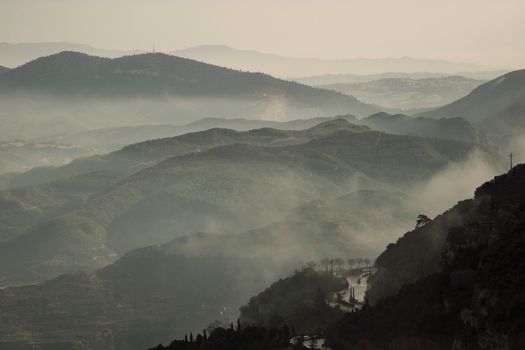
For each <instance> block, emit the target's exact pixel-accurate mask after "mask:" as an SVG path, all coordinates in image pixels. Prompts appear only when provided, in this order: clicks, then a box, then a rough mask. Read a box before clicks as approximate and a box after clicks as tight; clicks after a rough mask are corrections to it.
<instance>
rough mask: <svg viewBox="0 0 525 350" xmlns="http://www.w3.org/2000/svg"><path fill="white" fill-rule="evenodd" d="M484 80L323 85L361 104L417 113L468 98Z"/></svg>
mask: <svg viewBox="0 0 525 350" xmlns="http://www.w3.org/2000/svg"><path fill="white" fill-rule="evenodd" d="M482 83H483V81H481V80H473V79H467V78H464V77H461V76H448V77H442V78H423V79H411V78H385V79H379V80H374V81H368V82H362V83H346V84H341V83H338V84H329V85H321V86H319V87H322V88H324V89H329V90H335V91H339V92H342V93H344V94H347V95H351V96H355V97H357V98H358V99H360V100H361V101H366V102H368V103H374V104H378V105H381V106H385V107H388V108H399V109H405V110H406V109H416V108H431V107H434V108H435V107H438V106H442V105H444V104H448V103H450V102H453V101H455V100H457V99H459V98H461V97H464V96H466V95H468V94H469V93H470V92H471V91H472V90H474V88H476V87H477V86H479V85H480V84H482Z"/></svg>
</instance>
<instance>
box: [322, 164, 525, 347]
mask: <svg viewBox="0 0 525 350" xmlns="http://www.w3.org/2000/svg"><path fill="white" fill-rule="evenodd" d="M524 185H525V166H523V165H519V166H517V167H515V168H513V169H512V170H511V171H510V172H509V173H507V174H505V175H502V176H498V177H496V178H495V179H494V180H493V181H490V182H487V183H485V184H484V185H482V186H481V187H479V188H478V189H477V190H476V194H475V197H474V198H473V199H471V200H466V201H463V202H461V203H459V204H458V205H457V206H455V207H454V208H452V209H450V210H449V211H447V212H446V213H444V214H443V215H441V216H439V217H437V218H436V219H434V220H433V221H432V222H430V223H428V224H426V225H425V226H423V227H421V228H419V229H416V230H414V231H412V232H409V233H407V234H406V235H405V236H404V237H403V238H402V239H400V240H399V241H398V242H396V243H395V244H392V245H390V246H389V247H388V248H387V250H386V251H385V252H384V253H383V254H382V255H381V256H380V257H379V258H378V260H377V267H378V268H379V269H380V271H381V273H380V274H379V275H377V276H375V277H374V283H373V284H372V290H371V292H372V293H375V292H377V290H378V289H381V288H382V289H383V292H384V291H385V287H387V286H389V287H390V288H391V287H393V286H394V285H395V284H397V288H394V289H390V290H389V291H388V294H395V290H396V289H399V287H400V285H401V284H407V286H405V287H403V288H402V289H401V290H400V291H399V293H398V294H397V295H392V296H390V297H387V298H385V299H382V300H379V301H377V304H376V305H374V306H372V307H367V308H365V309H363V310H362V311H361V312H358V313H356V314H352V315H348V316H347V317H345V318H344V319H343V320H342V321H341V322H339V323H338V324H337V325H335V326H334V327H332V329H331V338H332V340H331V341H332V343H339V344H340V347H341V348H351V349H383V348H385V347H386V346H388V347H389V348H391V349H404V348H408V347H410V348H411V349H416V350H418V349H450V348H451V347H452V348H459V349H467V350H470V349H521V348H523V345H524V344H525V322H524V320H525V314H524V311H523V310H525V309H524V308H523V286H524V276H525V275H524V271H523V267H522V265H523V264H522V260H523V254H524V252H523V246H524V245H523V229H524V227H525V222H524V221H523V208H524V203H525V192H524V188H525V186H524ZM422 252H424V253H422ZM396 279H398V281H395V280H396ZM394 281H395V282H394ZM387 289H388V288H387ZM378 320H380V322H378Z"/></svg>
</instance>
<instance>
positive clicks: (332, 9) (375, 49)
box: [0, 0, 525, 68]
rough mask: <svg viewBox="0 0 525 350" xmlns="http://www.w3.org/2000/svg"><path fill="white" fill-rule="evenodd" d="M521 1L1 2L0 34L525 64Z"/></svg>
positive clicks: (0, 37) (108, 43)
mask: <svg viewBox="0 0 525 350" xmlns="http://www.w3.org/2000/svg"><path fill="white" fill-rule="evenodd" d="M524 16H525V0H346V1H344V0H170V1H168V0H0V41H7V42H28V41H30V42H42V41H55V42H56V41H67V42H77V43H86V44H90V45H93V46H96V47H101V48H116V49H133V48H136V49H150V48H151V46H152V43H153V42H155V43H156V46H157V48H158V50H160V51H169V50H173V49H177V48H185V47H189V46H195V45H202V44H224V45H229V46H233V47H237V48H242V49H255V50H259V51H264V52H269V53H277V54H283V55H293V56H315V57H330V58H335V57H339V58H343V57H344V58H357V57H387V56H388V57H399V56H413V57H418V58H441V59H449V60H454V61H469V62H477V63H481V64H485V65H491V66H494V67H509V68H510V67H512V68H516V67H524V66H525V19H524Z"/></svg>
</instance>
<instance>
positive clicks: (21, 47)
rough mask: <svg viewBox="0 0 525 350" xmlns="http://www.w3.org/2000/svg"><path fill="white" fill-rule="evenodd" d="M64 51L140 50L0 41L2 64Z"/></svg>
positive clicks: (117, 54) (113, 54)
mask: <svg viewBox="0 0 525 350" xmlns="http://www.w3.org/2000/svg"><path fill="white" fill-rule="evenodd" d="M62 51H78V52H82V53H85V54H88V55H92V56H102V57H120V56H124V55H129V54H132V53H138V52H139V51H138V50H127V51H126V50H105V49H99V48H95V47H92V46H89V45H84V44H75V43H6V42H3V43H0V64H1V65H4V66H7V67H12V68H14V67H18V66H21V65H23V64H25V63H27V62H30V61H33V60H35V59H37V58H38V57H42V56H49V55H53V54H56V53H59V52H62Z"/></svg>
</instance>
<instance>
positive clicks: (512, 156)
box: [509, 152, 514, 170]
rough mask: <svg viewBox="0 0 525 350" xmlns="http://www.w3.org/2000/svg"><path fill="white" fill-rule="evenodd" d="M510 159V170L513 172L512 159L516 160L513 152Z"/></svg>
mask: <svg viewBox="0 0 525 350" xmlns="http://www.w3.org/2000/svg"><path fill="white" fill-rule="evenodd" d="M509 158H510V169H511V170H512V159H513V158H514V154H513V153H512V152H510V154H509Z"/></svg>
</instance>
